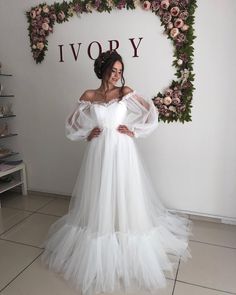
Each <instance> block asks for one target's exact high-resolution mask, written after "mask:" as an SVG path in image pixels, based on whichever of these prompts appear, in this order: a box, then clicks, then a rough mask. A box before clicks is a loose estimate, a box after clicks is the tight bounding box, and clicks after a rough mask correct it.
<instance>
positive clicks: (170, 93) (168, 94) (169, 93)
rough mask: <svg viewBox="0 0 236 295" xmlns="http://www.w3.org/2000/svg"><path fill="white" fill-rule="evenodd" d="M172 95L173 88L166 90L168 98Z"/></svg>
mask: <svg viewBox="0 0 236 295" xmlns="http://www.w3.org/2000/svg"><path fill="white" fill-rule="evenodd" d="M172 93H173V90H172V89H171V88H168V89H166V91H165V95H166V96H171V95H172Z"/></svg>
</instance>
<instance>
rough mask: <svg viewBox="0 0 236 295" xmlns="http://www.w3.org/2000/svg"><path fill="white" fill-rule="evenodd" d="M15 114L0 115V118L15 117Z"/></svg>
mask: <svg viewBox="0 0 236 295" xmlns="http://www.w3.org/2000/svg"><path fill="white" fill-rule="evenodd" d="M15 116H16V115H7V116H0V119H4V118H10V117H15Z"/></svg>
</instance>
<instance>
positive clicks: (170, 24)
mask: <svg viewBox="0 0 236 295" xmlns="http://www.w3.org/2000/svg"><path fill="white" fill-rule="evenodd" d="M173 27H174V25H173V23H172V22H169V23H168V25H167V29H168V30H171V29H172V28H173Z"/></svg>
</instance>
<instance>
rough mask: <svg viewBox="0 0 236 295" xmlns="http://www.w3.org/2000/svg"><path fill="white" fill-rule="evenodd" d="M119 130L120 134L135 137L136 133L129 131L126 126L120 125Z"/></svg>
mask: <svg viewBox="0 0 236 295" xmlns="http://www.w3.org/2000/svg"><path fill="white" fill-rule="evenodd" d="M117 130H118V131H119V132H120V133H124V134H127V135H129V136H130V137H134V132H133V131H131V130H129V128H128V127H127V126H126V125H119V126H118V128H117Z"/></svg>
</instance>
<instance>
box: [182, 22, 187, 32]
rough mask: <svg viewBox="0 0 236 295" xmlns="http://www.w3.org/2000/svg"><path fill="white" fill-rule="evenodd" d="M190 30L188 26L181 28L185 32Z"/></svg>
mask: <svg viewBox="0 0 236 295" xmlns="http://www.w3.org/2000/svg"><path fill="white" fill-rule="evenodd" d="M188 29H189V26H188V25H186V24H185V25H183V27H182V28H181V31H183V32H185V31H187V30H188Z"/></svg>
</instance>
